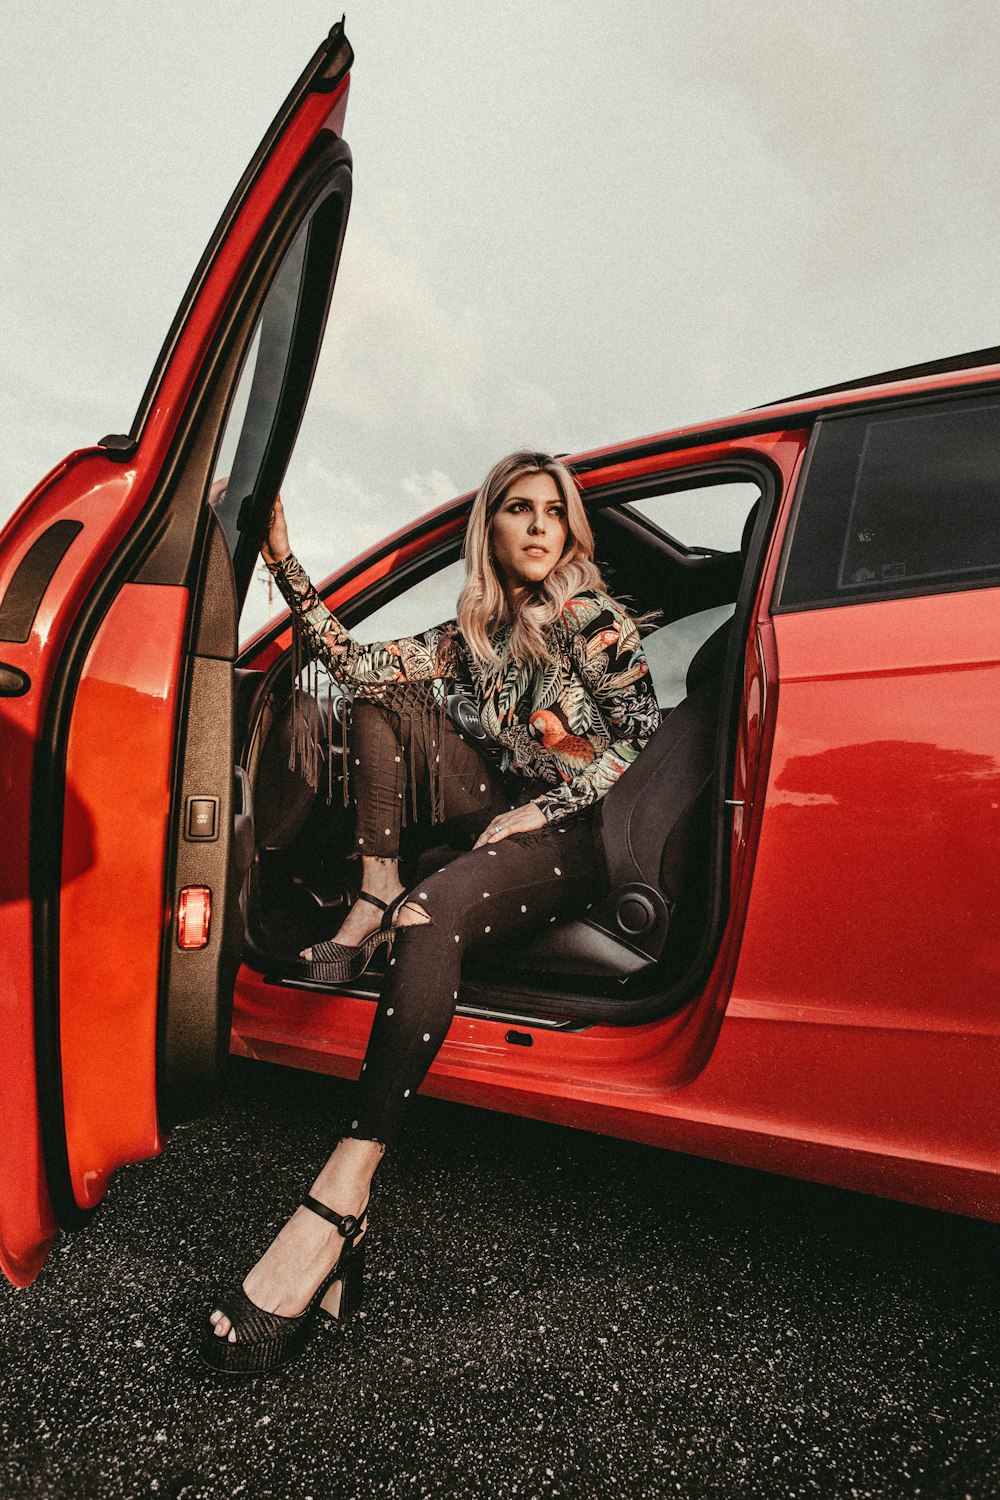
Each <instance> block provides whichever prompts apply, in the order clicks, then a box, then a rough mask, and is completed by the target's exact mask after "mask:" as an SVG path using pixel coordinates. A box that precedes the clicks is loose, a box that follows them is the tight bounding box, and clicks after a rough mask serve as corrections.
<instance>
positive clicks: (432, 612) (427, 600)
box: [351, 559, 465, 644]
mask: <svg viewBox="0 0 1000 1500" xmlns="http://www.w3.org/2000/svg"><path fill="white" fill-rule="evenodd" d="M464 582H465V564H464V562H462V561H461V560H460V559H456V561H455V562H453V563H448V564H446V565H445V567H443V568H439V569H438V571H437V572H436V573H432V574H431V575H430V576H429V577H428V578H422V579H421V580H420V582H419V583H415V584H413V585H412V586H411V587H410V588H408V589H404V590H403V591H402V593H400V594H397V595H396V597H395V598H394V599H390V600H389V601H388V603H386V604H383V605H381V606H380V607H379V608H378V609H376V610H373V611H372V613H371V614H369V615H366V616H365V617H364V619H362V620H359V621H358V623H357V624H356V625H352V626H351V634H352V635H353V636H354V638H355V639H356V640H359V641H363V642H364V643H365V644H368V643H369V642H371V641H394V640H396V639H398V637H399V636H402V635H417V634H418V633H419V632H420V631H421V630H429V629H430V627H431V626H432V625H441V624H443V622H444V621H445V620H453V619H454V618H455V607H456V605H457V603H458V596H459V593H460V592H461V589H462V585H463V584H464Z"/></svg>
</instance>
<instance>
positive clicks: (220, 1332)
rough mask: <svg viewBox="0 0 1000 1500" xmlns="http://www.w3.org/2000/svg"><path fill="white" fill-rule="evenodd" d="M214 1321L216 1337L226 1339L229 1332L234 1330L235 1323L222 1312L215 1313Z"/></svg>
mask: <svg viewBox="0 0 1000 1500" xmlns="http://www.w3.org/2000/svg"><path fill="white" fill-rule="evenodd" d="M212 1322H213V1324H214V1325H215V1336H216V1338H220V1339H224V1338H225V1337H226V1335H227V1334H231V1333H233V1332H234V1330H233V1325H232V1324H231V1323H230V1321H229V1319H228V1318H225V1317H223V1315H222V1313H218V1314H217V1315H216V1314H213V1316H212Z"/></svg>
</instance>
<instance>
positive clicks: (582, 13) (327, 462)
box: [0, 0, 1000, 573]
mask: <svg viewBox="0 0 1000 1500" xmlns="http://www.w3.org/2000/svg"><path fill="white" fill-rule="evenodd" d="M338 16H339V10H337V9H335V8H334V7H332V6H330V5H326V4H320V3H316V0H295V3H294V4H287V3H277V0H267V3H264V0H213V3H212V4H209V5H206V4H205V3H204V0H199V3H195V0H171V3H170V4H168V5H151V4H148V3H139V0H131V3H126V0H87V3H86V4H82V5H81V4H80V3H79V0H72V3H71V0H66V3H62V0H60V3H54V0H34V3H30V4H29V3H26V0H4V5H3V15H2V20H0V37H2V40H3V55H4V88H3V91H2V97H0V121H2V129H3V142H4V150H3V158H2V161H3V165H2V168H0V171H2V173H3V179H2V193H3V212H2V215H0V307H2V315H3V324H2V326H3V338H2V341H0V391H2V413H3V415H2V422H3V438H4V442H3V447H2V449H0V522H2V520H3V519H4V518H5V517H6V516H7V515H8V514H9V513H10V512H11V511H12V510H13V509H14V507H15V506H16V505H17V504H18V503H19V501H20V499H21V498H22V497H23V495H24V494H25V493H26V491H27V490H28V489H29V488H30V487H31V486H32V484H33V483H34V482H35V481H36V480H37V479H38V478H40V477H41V476H42V474H43V473H44V472H45V471H46V470H47V469H48V468H49V467H51V465H52V464H53V463H54V462H56V461H57V460H58V459H60V458H61V457H62V456H63V455H64V454H65V453H66V452H67V451H69V450H70V449H72V448H74V447H79V446H82V445H85V444H87V443H89V442H92V441H94V440H96V439H97V438H99V437H100V436H101V435H102V434H104V433H105V432H108V431H121V430H125V429H127V427H128V426H129V424H130V422H131V419H132V416H133V413H134V410H135V407H136V406H137V404H138V401H139V397H140V395H141V393H142V390H143V387H144V385H145V382H146V378H147V376H148V373H149V370H150V368H151V366H152V364H153V362H154V359H155V357H156V353H157V351H158V348H159V345H160V343H161V341H162V339H163V337H164V335H165V333H166V330H167V327H168V325H169V323H170V320H171V317H172V315H173V312H174V311H175V309H176V306H177V304H178V302H179V300H180V297H181V295H182V293H183V290H184V287H185V285H186V283H187V280H188V278H189V276H190V274H191V272H192V270H193V269H194V266H195V264H196V262H197V260H198V257H199V255H200V253H201V251H202V249H203V248H204V245H205V243H206V241H207V239H208V238H209V235H210V234H211V231H212V229H213V227H214V224H215V222H216V220H217V218H218V216H219V214H220V213H221V211H222V208H223V207H224V205H225V202H226V200H227V198H228V196H229V194H230V192H231V191H232V188H233V187H234V185H235V183H236V182H237V180H238V178H239V177H240V174H241V173H242V171H243V168H244V167H245V165H246V163H247V161H248V160H249V158H250V156H251V155H252V154H253V151H254V149H255V148H256V146H257V144H258V142H259V140H260V138H261V136H262V135H263V133H264V131H265V129H266V128H267V125H268V124H269V122H270V120H271V118H272V116H273V114H274V113H275V111H276V109H277V107H278V106H279V104H280V103H281V101H282V99H283V98H284V96H285V94H286V93H287V91H288V89H289V87H290V86H291V84H292V83H293V81H294V79H295V78H296V76H297V75H298V73H299V72H300V70H301V68H302V66H303V65H304V64H305V62H306V61H307V59H308V57H309V56H310V55H311V53H312V51H313V50H314V48H315V46H316V45H317V43H318V42H319V40H320V39H321V38H322V37H323V36H324V35H325V33H326V31H327V30H328V29H329V26H330V24H331V23H332V21H333V20H335V19H337V18H338ZM347 32H348V36H349V37H350V39H351V41H352V43H353V45H354V49H355V52H356V55H357V60H356V63H355V68H354V74H353V83H352V90H351V99H350V105H349V109H348V117H347V131H346V134H347V138H348V140H349V141H350V144H351V148H352V151H353V155H354V164H355V194H354V204H353V208H352V215H351V222H350V225H349V228H348V234H347V243H346V247H345V251H344V258H343V262H342V267H341V275H340V280H339V283H338V286H337V290H336V293H335V296H334V303H333V311H332V314H331V320H330V325H329V329H328V333H327V342H326V348H325V350H324V355H323V358H322V361H321V365H320V369H319V372H318V375H317V381H316V386H315V389H314V397H313V402H312V406H311V409H310V414H309V416H308V418H307V422H306V424H305V426H304V428H303V434H302V439H301V441H300V446H299V450H298V452H297V454H296V456H295V459H294V460H293V467H292V470H291V472H290V474H289V478H288V481H287V483H286V487H285V493H286V498H287V500H288V502H289V507H290V509H291V512H292V525H293V532H292V535H293V542H294V543H295V545H296V549H297V550H298V551H299V553H300V555H302V556H303V558H304V560H305V561H306V563H307V565H308V566H310V567H311V569H312V570H313V571H315V572H316V573H321V572H326V571H329V570H330V569H331V568H332V567H333V566H334V565H335V564H336V563H338V562H340V561H343V560H345V559H346V558H347V557H349V556H352V555H353V554H354V553H355V552H357V551H358V550H359V549H360V548H361V547H362V546H365V545H368V544H369V543H370V542H372V541H374V540H376V539H377V538H378V537H379V536H381V535H383V534H385V532H386V531H387V530H389V529H390V528H391V527H393V526H395V525H398V524H399V523H400V522H401V521H403V520H404V519H406V518H407V517H410V516H414V515H417V514H419V513H420V512H421V511H423V510H425V509H427V508H428V506H429V505H431V504H433V503H436V502H438V501H440V500H443V499H447V498H449V496H451V495H452V494H455V493H457V492H459V491H461V490H464V489H467V488H469V487H471V486H473V485H475V484H477V483H478V481H479V480H480V479H481V477H482V474H483V473H484V471H485V469H486V468H487V467H488V466H489V465H490V463H492V461H493V460H494V459H495V458H496V457H497V456H498V455H499V454H501V453H503V452H506V451H508V450H509V449H511V448H513V447H515V446H519V445H521V444H524V443H530V444H537V445H539V446H542V447H547V448H550V449H553V450H556V451H566V450H572V449H578V448H584V447H592V446H595V445H598V444H601V443H604V442H611V441H615V440H619V439H626V438H630V437H635V436H638V435H640V434H644V433H648V432H655V431H660V430H662V429H664V428H668V427H672V426H675V425H677V424H679V423H682V422H687V421H691V420H698V419H700V418H703V417H710V416H716V415H722V414H724V413H726V412H728V411H734V410H739V409H741V408H743V407H746V406H749V405H754V404H757V403H760V402H764V401H769V400H774V399H777V398H778V397H781V396H784V395H788V394H791V393H793V392H795V391H799V390H805V389H808V388H810V387H812V386H816V385H821V384H825V383H829V382H833V381H837V380H842V379H847V378H849V377H852V376H857V375H863V374H865V373H868V372H871V371H875V370H879V369H885V368H889V367H892V366H895V365H901V364H907V363H911V362H916V361H919V360H924V359H932V358H934V357H936V356H942V355H947V354H952V353H955V352H958V351H960V350H964V349H974V348H980V347H983V346H986V345H990V344H1000V316H998V315H1000V285H998V282H1000V272H998V254H997V246H998V242H1000V170H998V166H1000V105H998V104H997V78H998V77H1000V7H998V6H997V5H996V4H995V0H928V3H925V0H898V3H897V0H822V3H820V0H753V3H750V0H746V3H744V0H711V3H707V0H658V3H653V0H648V3H647V0H624V3H622V4H620V5H618V6H608V5H607V4H601V5H599V4H596V3H592V0H575V3H569V0H544V3H542V0H538V3H529V0H505V3H504V4H503V5H498V4H495V3H479V0H464V3H461V0H459V3H447V4H446V3H442V0H422V3H421V4H419V5H412V4H405V3H403V0H392V3H389V0H355V3H354V4H353V5H352V6H351V7H350V8H349V9H348V13H347Z"/></svg>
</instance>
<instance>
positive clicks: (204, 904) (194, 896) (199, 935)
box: [177, 885, 212, 948]
mask: <svg viewBox="0 0 1000 1500" xmlns="http://www.w3.org/2000/svg"><path fill="white" fill-rule="evenodd" d="M211 919H212V892H211V891H210V890H209V889H208V886H207V885H186V886H185V887H184V889H183V890H182V891H181V894H180V898H179V899H178V902H177V946H178V948H204V947H205V945H206V943H207V942H208V924H209V922H210V921H211Z"/></svg>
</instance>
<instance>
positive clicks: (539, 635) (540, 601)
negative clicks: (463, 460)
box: [458, 449, 607, 666]
mask: <svg viewBox="0 0 1000 1500" xmlns="http://www.w3.org/2000/svg"><path fill="white" fill-rule="evenodd" d="M526 474H550V475H551V476H552V478H553V479H554V480H555V483H556V488H557V489H558V491H559V494H560V497H561V498H562V500H563V502H564V503H565V506H566V522H567V536H566V545H565V547H564V548H563V554H562V556H561V557H560V559H559V561H558V562H557V563H556V565H555V567H554V568H553V569H552V572H551V573H550V574H549V576H548V577H547V578H546V579H545V580H544V582H543V583H541V584H539V586H538V588H537V589H536V590H534V592H533V593H532V594H529V595H528V597H527V598H526V599H525V601H524V602H523V604H522V605H521V606H520V608H519V609H518V610H517V611H516V613H515V614H514V615H513V620H512V624H513V628H512V630H511V635H510V646H509V650H510V654H511V656H512V657H513V658H514V660H515V661H518V662H537V663H538V664H539V665H541V666H547V665H549V664H551V663H553V662H554V661H555V660H556V651H555V649H554V642H553V639H552V627H553V626H554V625H555V623H556V621H557V620H558V619H559V617H560V615H561V614H562V611H563V609H564V607H565V605H566V603H567V601H568V600H570V599H572V597H573V595H574V594H579V593H583V592H586V591H587V590H590V589H596V590H599V591H600V592H601V593H607V588H606V586H605V583H604V579H603V578H602V576H601V571H600V569H599V568H598V566H597V564H596V563H595V561H594V533H593V532H592V531H591V529H590V522H589V521H588V520H587V512H586V511H585V510H584V508H583V501H582V500H581V498H580V491H579V490H578V489H577V487H576V481H575V480H574V478H573V476H572V474H571V473H570V471H569V470H568V469H567V467H566V465H565V464H562V463H560V462H559V460H558V459H557V458H551V457H550V456H549V454H547V453H533V452H531V451H530V450H528V449H519V450H518V451H517V452H516V453H508V454H507V456H506V458H501V459H500V461H499V463H496V464H494V465H493V467H492V469H491V470H490V472H489V473H488V474H487V476H486V478H485V479H484V480H483V483H482V485H481V486H480V489H479V493H478V494H477V495H476V498H475V501H474V502H473V506H472V513H471V515H470V516H469V525H468V529H467V531H466V534H465V546H464V548H463V556H464V557H465V571H466V575H467V576H466V582H465V586H464V588H463V589H462V592H461V594H460V595H459V597H458V627H459V629H460V630H461V632H462V634H463V635H464V636H465V639H466V642H467V643H468V645H469V648H470V650H471V651H472V653H473V655H474V656H476V657H477V658H478V659H479V660H480V661H481V662H483V663H484V664H485V665H487V666H497V665H499V662H500V656H499V653H498V652H497V650H496V647H495V646H494V645H493V642H492V640H491V633H492V632H495V631H496V629H497V627H498V626H500V625H504V624H507V623H510V622H511V613H510V609H509V607H508V604H507V597H506V595H505V593H504V590H503V583H502V580H501V578H500V576H499V575H498V573H497V569H496V564H495V562H494V559H493V547H492V533H493V518H494V516H495V515H496V513H497V511H498V510H499V509H500V507H501V505H502V504H503V502H504V500H505V499H506V497H507V494H508V492H509V490H510V488H511V486H512V485H513V484H516V483H517V481H518V480H519V479H523V478H524V476H525V475H526Z"/></svg>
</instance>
